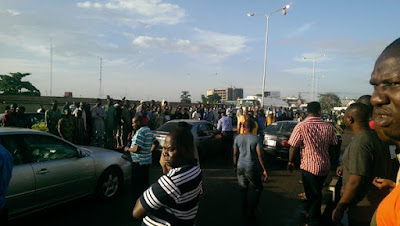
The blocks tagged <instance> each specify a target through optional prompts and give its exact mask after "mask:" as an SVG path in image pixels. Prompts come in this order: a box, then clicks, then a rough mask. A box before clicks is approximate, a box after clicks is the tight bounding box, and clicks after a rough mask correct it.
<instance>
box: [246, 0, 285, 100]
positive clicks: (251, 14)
mask: <svg viewBox="0 0 400 226" xmlns="http://www.w3.org/2000/svg"><path fill="white" fill-rule="evenodd" d="M288 8H290V4H287V5H285V6H283V7H282V8H279V9H277V10H275V11H273V12H270V13H268V14H255V13H248V14H247V16H249V17H250V16H256V15H262V16H265V17H266V18H267V29H266V31H265V44H264V71H263V80H262V89H261V96H262V99H261V106H264V93H265V81H266V77H267V52H268V34H269V17H270V16H271V15H272V14H274V13H276V12H279V11H282V14H283V15H286V12H287V9H288Z"/></svg>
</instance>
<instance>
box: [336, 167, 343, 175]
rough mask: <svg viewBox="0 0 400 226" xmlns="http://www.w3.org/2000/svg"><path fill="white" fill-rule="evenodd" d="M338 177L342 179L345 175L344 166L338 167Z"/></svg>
mask: <svg viewBox="0 0 400 226" xmlns="http://www.w3.org/2000/svg"><path fill="white" fill-rule="evenodd" d="M336 175H337V176H338V177H342V175H343V166H338V168H337V169H336Z"/></svg>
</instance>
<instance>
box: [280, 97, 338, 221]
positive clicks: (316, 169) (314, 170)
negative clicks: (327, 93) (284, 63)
mask: <svg viewBox="0 0 400 226" xmlns="http://www.w3.org/2000/svg"><path fill="white" fill-rule="evenodd" d="M307 111H308V117H307V118H306V119H305V120H304V121H302V122H300V123H298V124H297V125H296V127H295V128H294V130H293V132H292V134H291V136H290V138H289V142H288V143H289V144H290V149H289V161H288V169H289V170H290V171H292V170H293V169H294V162H293V161H294V156H295V155H296V152H297V148H299V147H300V148H301V164H300V169H301V170H302V172H301V173H302V182H303V187H304V192H305V193H306V198H307V200H306V206H305V211H306V213H307V218H308V221H309V222H308V223H309V224H310V225H319V224H320V223H321V222H320V221H321V219H320V218H321V203H322V188H323V185H324V182H325V179H326V177H327V175H328V173H329V170H330V167H331V165H330V157H329V147H330V146H331V145H336V144H337V137H336V135H335V131H334V129H333V126H332V125H331V124H329V123H327V122H324V121H323V120H322V119H321V118H320V113H321V105H320V103H318V102H310V103H308V105H307Z"/></svg>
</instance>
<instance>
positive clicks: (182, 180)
mask: <svg viewBox="0 0 400 226" xmlns="http://www.w3.org/2000/svg"><path fill="white" fill-rule="evenodd" d="M399 65H400V39H397V40H395V41H394V42H393V43H392V44H390V45H389V46H388V47H387V48H386V49H385V50H384V51H383V52H382V54H381V55H380V56H379V58H378V60H377V62H376V64H375V68H374V70H373V72H372V75H371V78H370V83H371V85H373V87H374V92H373V94H372V95H364V96H362V97H360V98H359V99H358V100H357V102H356V103H354V104H352V105H350V106H349V107H348V108H347V109H346V111H345V112H335V113H333V114H330V115H328V116H327V117H326V119H324V120H323V119H322V118H321V105H320V103H318V102H310V103H308V105H307V115H305V114H302V113H296V112H293V111H292V110H291V109H284V108H275V109H272V108H268V109H267V110H266V111H264V110H263V109H262V108H257V107H255V108H250V109H249V108H247V107H243V108H240V109H239V110H238V111H237V113H236V115H235V116H233V115H232V114H233V109H232V107H231V106H227V107H222V106H221V107H218V106H213V107H207V106H206V107H204V106H203V105H196V106H194V107H191V108H184V109H183V111H182V109H181V108H179V107H178V108H176V111H175V112H174V113H173V114H172V113H170V112H171V108H170V107H169V105H168V103H167V102H163V103H161V105H157V104H156V103H155V102H154V101H150V103H149V104H147V103H146V102H145V101H141V102H140V104H139V105H138V106H135V105H130V104H129V102H128V101H127V100H122V103H121V102H117V103H116V104H114V103H113V100H112V99H111V98H107V103H106V105H105V106H102V103H101V100H100V99H98V100H97V103H96V104H95V106H94V107H92V108H91V109H90V108H89V107H88V105H85V104H84V103H80V104H79V106H76V105H75V103H73V104H71V105H69V104H68V103H67V104H66V105H65V106H64V107H63V111H62V112H63V114H61V112H60V110H59V109H58V104H57V102H54V103H52V106H51V108H50V109H49V110H46V111H45V110H44V109H43V108H39V109H38V111H40V112H43V111H44V114H45V120H46V125H47V127H48V130H49V132H50V133H53V134H55V135H58V136H61V137H62V138H64V139H66V140H69V141H71V142H75V143H78V144H79V143H92V144H94V145H97V146H103V145H104V146H105V147H108V148H114V147H117V146H122V147H124V149H123V150H124V151H125V152H129V153H130V156H131V159H132V178H133V179H132V183H133V186H132V189H133V190H134V194H133V198H134V201H135V207H134V208H133V211H132V215H133V217H134V218H136V219H143V224H145V225H194V224H195V218H196V215H197V211H198V208H199V206H198V204H199V197H200V195H201V194H202V192H203V185H202V184H203V182H202V172H201V167H200V166H199V163H198V160H197V159H196V157H195V152H196V147H195V145H194V139H193V136H192V134H191V132H190V130H189V129H188V128H189V127H188V125H187V124H186V123H184V122H182V123H180V124H179V126H178V127H176V128H175V129H174V130H173V131H171V132H170V133H169V134H168V136H167V138H166V139H165V142H164V143H163V145H162V153H161V158H160V165H161V167H162V169H163V173H164V174H163V175H162V176H161V177H160V179H159V180H157V182H156V183H154V184H152V185H149V165H150V164H151V163H152V157H151V152H152V151H153V150H154V149H155V147H156V146H157V145H159V144H158V142H157V140H156V139H155V137H154V134H153V133H152V130H154V129H156V128H158V127H159V126H160V125H162V124H163V123H165V122H166V121H169V120H171V119H189V118H191V119H195V120H201V119H203V120H208V121H210V122H213V123H214V124H215V125H216V126H217V129H218V130H220V131H221V132H222V134H223V143H224V148H226V153H227V156H226V157H227V158H228V159H230V160H231V161H232V163H233V167H234V169H235V171H236V175H237V179H238V185H239V187H240V194H241V195H240V201H241V204H242V209H243V213H244V216H245V217H246V219H247V220H246V222H247V223H249V225H252V224H253V223H254V222H255V221H254V219H255V218H256V215H255V209H256V208H257V204H258V201H259V199H260V196H261V193H262V189H263V185H262V180H267V179H268V173H267V170H266V167H265V165H264V162H263V158H262V136H260V135H262V131H263V128H264V127H265V126H268V125H270V124H271V123H274V122H275V121H279V120H296V121H300V123H298V124H297V125H296V127H295V128H294V130H293V132H292V135H291V136H290V138H289V141H288V144H289V145H290V150H289V160H288V163H287V167H288V169H289V170H290V171H293V170H294V169H296V166H295V163H294V157H295V156H296V152H299V151H300V152H301V159H300V170H301V175H302V184H303V188H304V191H305V196H306V206H305V212H306V219H307V225H327V224H328V222H327V221H324V220H323V219H322V217H321V203H322V188H323V186H324V183H325V180H326V178H327V176H328V174H329V172H330V170H331V158H330V152H329V149H330V148H331V147H332V146H336V145H337V144H338V142H339V139H338V132H337V131H341V130H343V129H344V128H347V129H348V130H350V131H351V132H352V133H353V138H352V140H351V142H350V144H349V145H348V146H347V147H346V149H345V151H344V152H343V153H342V154H341V158H340V161H339V162H338V164H339V166H338V168H337V170H336V173H337V175H338V176H339V177H341V178H342V179H341V180H342V187H341V192H340V193H341V194H340V198H339V200H338V202H337V203H336V206H335V208H334V210H333V212H332V214H331V219H330V221H329V223H331V224H335V223H340V222H342V223H344V224H345V225H400V208H399V207H400V186H398V184H399V183H400V170H399V161H400V151H399V147H400V129H399V128H400V88H399V87H400V86H399V84H400V82H399V81H400V77H399V75H400V66H399ZM24 110H25V109H24V108H23V107H22V106H20V107H18V106H16V105H12V106H10V108H7V110H6V114H5V116H4V118H3V119H2V122H3V124H4V126H20V127H29V125H28V124H25V123H27V122H24V120H22V118H23V117H21V115H23V112H24ZM234 117H237V125H236V126H237V134H238V135H237V136H235V137H234V135H233V126H234V125H233V124H234V123H233V121H232V119H234ZM78 121H79V122H78ZM232 125H233V126H232ZM78 127H79V129H78ZM78 130H80V131H78ZM132 131H133V133H132ZM129 134H131V135H129ZM4 153H5V151H4V150H3V149H2V148H1V146H0V154H1V155H4ZM230 153H232V154H230ZM2 159H7V158H2ZM4 162H5V160H4V161H3V162H1V163H2V164H0V166H1V167H3V166H4V164H3V163H4ZM8 162H9V161H8ZM6 168H7V169H8V170H7V169H6ZM9 168H10V166H7V167H4V169H6V171H7V172H8V176H7V175H6V176H4V178H2V180H1V182H2V183H1V185H3V184H5V185H6V184H7V183H8V181H9V178H10V175H9V172H10V170H9ZM4 172H5V171H4ZM0 188H3V190H4V186H3V187H0ZM250 188H252V189H250ZM249 190H254V192H255V197H256V198H255V199H253V200H252V201H250V200H248V198H247V195H248V194H247V193H248V192H249ZM1 198H2V197H0V214H3V211H4V210H3V207H4V202H5V200H4V197H3V198H2V199H1ZM0 216H1V215H0ZM345 216H347V217H345Z"/></svg>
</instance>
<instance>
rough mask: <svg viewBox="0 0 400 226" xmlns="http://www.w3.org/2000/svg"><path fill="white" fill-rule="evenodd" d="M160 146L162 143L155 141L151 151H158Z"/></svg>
mask: <svg viewBox="0 0 400 226" xmlns="http://www.w3.org/2000/svg"><path fill="white" fill-rule="evenodd" d="M158 145H160V142H158V140H156V139H155V140H154V141H153V144H152V145H151V149H150V151H154V150H156V148H157V147H158Z"/></svg>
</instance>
